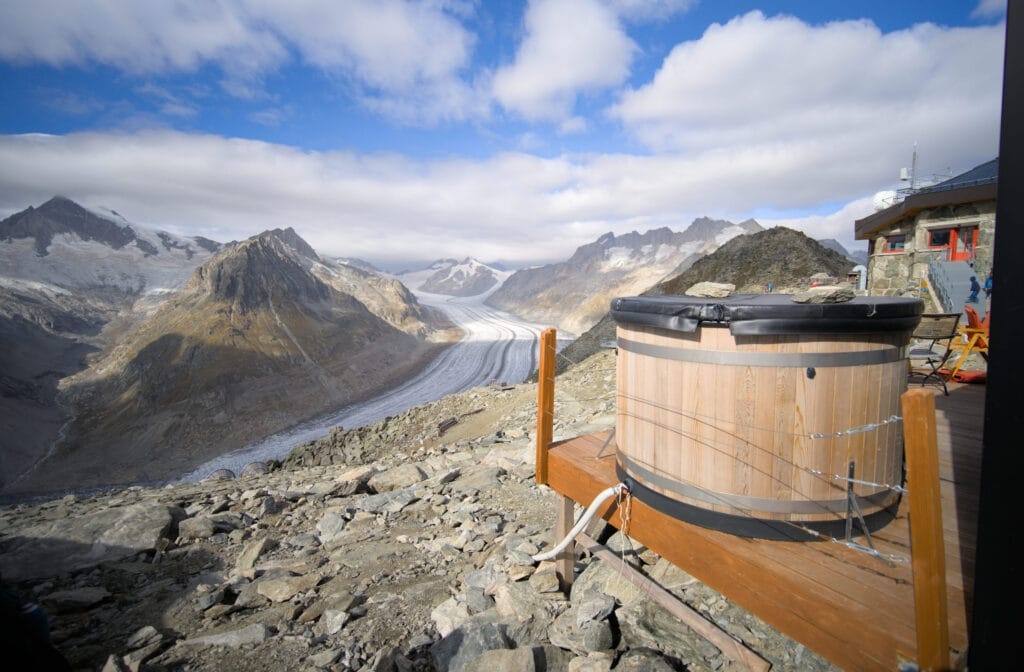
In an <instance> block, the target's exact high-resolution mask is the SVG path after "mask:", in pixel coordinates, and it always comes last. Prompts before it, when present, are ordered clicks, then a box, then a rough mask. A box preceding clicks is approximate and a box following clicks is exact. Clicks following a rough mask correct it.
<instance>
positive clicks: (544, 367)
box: [535, 327, 569, 532]
mask: <svg viewBox="0 0 1024 672" xmlns="http://www.w3.org/2000/svg"><path fill="white" fill-rule="evenodd" d="M554 416H555V329H554V327H548V328H547V329H545V330H544V331H542V332H541V334H540V366H539V367H538V369H537V459H536V463H535V464H536V466H535V470H536V478H537V483H539V484H541V485H545V484H546V483H547V482H548V447H549V446H550V445H551V439H552V436H553V435H554V430H553V424H554ZM568 531H569V530H566V532H568Z"/></svg>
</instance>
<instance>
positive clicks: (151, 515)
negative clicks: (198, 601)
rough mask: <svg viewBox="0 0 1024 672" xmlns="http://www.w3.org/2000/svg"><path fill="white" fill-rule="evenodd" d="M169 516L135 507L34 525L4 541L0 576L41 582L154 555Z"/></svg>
mask: <svg viewBox="0 0 1024 672" xmlns="http://www.w3.org/2000/svg"><path fill="white" fill-rule="evenodd" d="M173 513H174V512H173V511H172V509H171V507H168V506H165V505H163V504H155V503H139V504H130V505H128V506H118V507H111V508H106V509H101V510H99V511H95V512H92V513H86V514H83V515H80V516H72V517H67V518H58V519H55V520H48V521H45V522H42V523H38V524H36V525H32V526H30V527H27V528H24V529H22V530H19V531H18V532H17V533H16V534H13V535H11V536H9V537H8V538H6V539H5V540H4V542H3V546H2V551H0V575H3V577H4V579H5V580H10V581H22V580H25V579H39V578H44V577H49V576H57V575H58V574H63V573H66V572H72V571H75V570H79V569H84V568H87V567H94V566H96V565H98V564H100V563H101V562H113V561H116V560H121V559H123V558H127V557H131V556H133V555H136V554H138V553H141V552H143V551H152V550H155V547H156V545H157V543H158V542H159V540H160V539H161V538H164V537H166V535H167V534H168V533H169V532H170V530H171V528H172V527H173V523H174V515H173Z"/></svg>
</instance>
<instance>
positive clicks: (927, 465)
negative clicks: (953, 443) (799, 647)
mask: <svg viewBox="0 0 1024 672" xmlns="http://www.w3.org/2000/svg"><path fill="white" fill-rule="evenodd" d="M902 401H903V437H904V449H905V452H906V461H907V490H908V495H907V496H908V497H909V498H910V552H911V557H912V563H913V570H914V613H915V620H916V632H917V665H918V667H919V668H920V669H921V670H923V671H926V670H948V669H949V616H948V613H947V604H946V601H947V597H946V550H945V545H944V543H943V540H942V498H941V493H940V491H939V456H938V439H937V437H936V432H935V395H934V394H933V393H932V391H931V390H927V389H914V390H910V391H908V392H905V393H904V394H903V397H902Z"/></svg>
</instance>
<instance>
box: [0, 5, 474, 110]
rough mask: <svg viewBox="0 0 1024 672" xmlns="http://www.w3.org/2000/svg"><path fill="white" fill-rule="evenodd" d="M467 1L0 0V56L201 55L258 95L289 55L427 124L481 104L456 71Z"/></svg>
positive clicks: (114, 58) (172, 59)
mask: <svg viewBox="0 0 1024 672" xmlns="http://www.w3.org/2000/svg"><path fill="white" fill-rule="evenodd" d="M449 9H450V10H451V12H452V13H451V14H450V13H448V10H449ZM467 11H468V10H467V7H466V6H465V5H461V4H457V3H456V4H451V5H449V4H446V3H436V2H409V1H407V0H349V1H348V2H335V1H334V0H293V1H290V2H277V1H274V0H220V1H218V2H211V1H207V0H192V1H189V0H179V1H177V2H166V1H164V2H161V1H153V2H136V1H135V0H110V1H108V2H103V3H85V2H77V1H75V0H35V1H34V2H32V3H0V58H2V59H4V60H8V61H13V62H28V63H44V64H48V65H53V66H87V65H89V64H93V63H99V64H103V65H109V66H112V67H114V68H117V69H119V70H122V71H124V72H126V73H130V74H133V75H154V74H165V73H178V72H193V71H195V70H197V69H199V68H200V67H202V66H205V65H208V64H212V65H214V66H216V67H218V68H220V70H221V71H223V73H224V77H223V82H222V85H223V88H224V89H225V91H227V92H228V93H229V94H231V95H235V96H238V97H241V98H258V97H262V96H263V88H262V87H263V84H262V78H263V76H265V75H266V74H267V73H270V72H273V71H275V70H276V69H277V68H279V67H281V66H282V65H284V64H285V63H287V62H288V61H290V60H291V59H292V58H294V57H295V56H298V58H299V59H301V61H302V62H303V63H305V64H306V65H311V66H315V67H317V68H321V69H323V70H325V71H327V72H329V73H331V74H333V75H338V76H340V77H341V78H342V80H345V81H348V82H350V83H351V84H352V85H353V86H355V87H356V89H357V90H358V93H359V96H358V97H359V98H361V99H363V100H365V101H367V102H368V103H378V104H379V105H378V107H379V109H383V110H385V111H388V110H400V111H401V112H402V113H403V114H404V115H405V117H406V118H409V117H411V116H412V115H411V112H410V111H412V110H420V111H421V114H419V115H418V117H417V121H426V122H431V121H436V120H438V119H448V118H457V119H458V118H465V117H467V116H470V115H479V114H480V111H481V109H486V107H483V108H481V105H480V104H479V103H478V102H477V98H478V95H477V94H476V92H475V91H474V89H473V88H472V87H471V86H469V85H468V84H466V83H465V82H464V81H462V79H461V76H462V75H463V74H464V72H463V71H464V70H465V69H466V68H467V67H468V66H469V64H470V59H471V52H472V49H473V47H474V39H475V38H474V36H473V35H472V34H471V33H470V32H469V31H468V30H466V28H465V27H464V26H463V25H462V24H461V23H460V22H459V21H458V20H456V18H454V16H456V15H463V16H465V15H466V12H467Z"/></svg>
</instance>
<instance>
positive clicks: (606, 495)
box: [533, 483, 629, 562]
mask: <svg viewBox="0 0 1024 672" xmlns="http://www.w3.org/2000/svg"><path fill="white" fill-rule="evenodd" d="M625 489H626V486H625V484H623V483H617V484H615V485H613V486H612V487H610V488H608V489H606V490H602V491H601V492H600V493H598V495H597V497H595V498H594V501H593V502H591V503H590V506H589V507H587V510H586V511H584V512H583V515H582V516H580V519H579V520H578V521H576V525H574V526H573V528H572V529H571V530H569V534H567V535H566V536H565V539H562V541H561V542H559V544H558V545H557V546H555V547H554V548H552V549H551V550H550V551H547V552H546V553H540V554H538V555H535V556H533V560H534V562H543V561H544V560H551V559H553V558H554V557H555V556H556V555H558V554H559V553H561V552H562V551H563V550H565V547H566V546H568V545H569V544H571V543H572V540H573V539H575V538H576V536H577V535H578V534H579V533H580V532H582V531H583V530H584V528H586V527H587V523H589V522H590V519H591V518H593V517H594V516H595V515H596V514H597V510H598V509H600V508H601V505H602V504H604V503H605V502H607V501H608V500H609V499H611V498H612V497H617V496H618V495H619V493H620V492H621V491H622V490H625ZM626 492H629V491H628V490H626Z"/></svg>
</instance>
